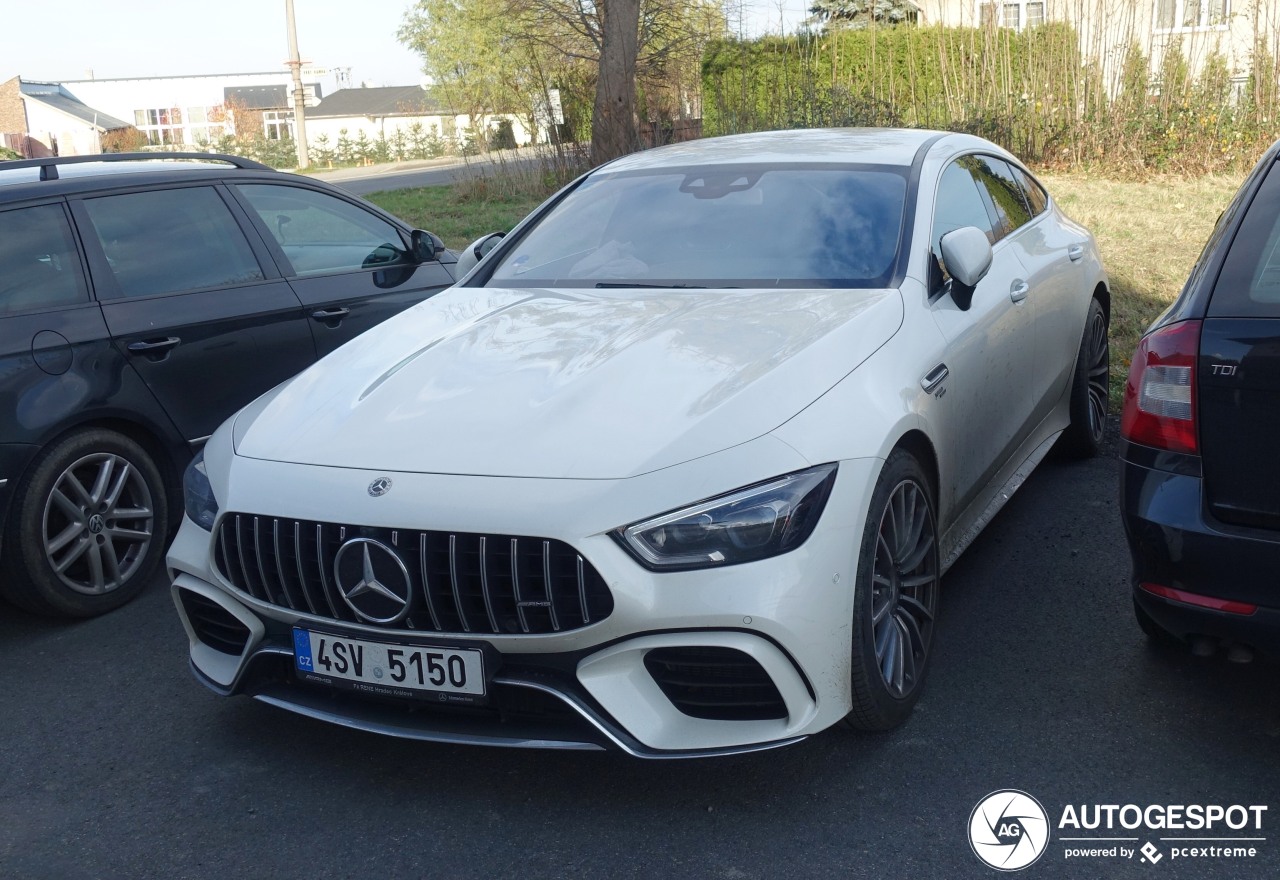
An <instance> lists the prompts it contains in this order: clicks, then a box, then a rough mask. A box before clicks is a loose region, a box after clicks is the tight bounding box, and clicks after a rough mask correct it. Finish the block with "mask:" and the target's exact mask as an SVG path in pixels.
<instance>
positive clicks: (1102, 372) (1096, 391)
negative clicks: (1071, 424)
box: [1085, 308, 1111, 442]
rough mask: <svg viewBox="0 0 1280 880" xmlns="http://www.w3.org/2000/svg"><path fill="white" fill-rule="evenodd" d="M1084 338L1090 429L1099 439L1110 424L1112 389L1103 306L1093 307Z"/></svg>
mask: <svg viewBox="0 0 1280 880" xmlns="http://www.w3.org/2000/svg"><path fill="white" fill-rule="evenodd" d="M1085 340H1086V341H1085V353H1086V355H1087V356H1086V360H1085V363H1087V364H1088V365H1089V368H1088V370H1089V372H1088V377H1089V433H1090V435H1091V436H1092V437H1093V438H1094V441H1095V442H1100V441H1101V440H1102V432H1103V431H1105V430H1106V427H1107V397H1108V395H1109V394H1110V392H1111V389H1110V385H1111V344H1110V342H1109V341H1108V339H1107V316H1106V313H1104V312H1103V311H1102V309H1101V308H1096V309H1092V310H1091V311H1090V315H1089V327H1088V329H1087V330H1086V331H1085Z"/></svg>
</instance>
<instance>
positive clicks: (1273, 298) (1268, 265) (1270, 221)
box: [1201, 165, 1280, 318]
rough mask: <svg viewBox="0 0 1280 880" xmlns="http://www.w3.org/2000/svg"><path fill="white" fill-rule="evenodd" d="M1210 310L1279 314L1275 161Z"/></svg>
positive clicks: (1215, 313) (1279, 194)
mask: <svg viewBox="0 0 1280 880" xmlns="http://www.w3.org/2000/svg"><path fill="white" fill-rule="evenodd" d="M1216 235H1217V231H1216V230H1215V237H1216ZM1211 243H1212V240H1211ZM1207 256H1208V254H1207V253H1206V254H1205V256H1202V257H1201V262H1203V261H1204V259H1205V257H1207ZM1208 313H1209V315H1210V316H1211V317H1217V318H1223V317H1233V318H1250V317H1264V318H1280V173H1278V172H1277V170H1276V167H1275V166H1274V165H1273V166H1272V167H1271V170H1270V171H1269V172H1268V173H1267V177H1266V179H1265V180H1264V181H1263V182H1262V186H1261V187H1260V188H1259V189H1258V193H1257V195H1256V196H1255V197H1254V199H1253V202H1252V203H1251V204H1250V205H1249V208H1248V211H1247V212H1246V213H1245V215H1244V219H1243V220H1242V221H1241V224H1240V229H1239V231H1238V232H1237V233H1236V236H1235V239H1234V240H1233V241H1232V242H1231V244H1230V249H1229V250H1228V251H1227V256H1226V259H1225V260H1224V262H1223V265H1222V273H1221V274H1220V275H1219V276H1218V281H1217V284H1215V285H1214V289H1213V296H1212V297H1211V298H1210V300H1209V312H1208Z"/></svg>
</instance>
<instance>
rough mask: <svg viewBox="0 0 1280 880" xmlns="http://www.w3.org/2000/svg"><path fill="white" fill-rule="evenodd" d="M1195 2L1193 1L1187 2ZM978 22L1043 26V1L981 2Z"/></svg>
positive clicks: (1017, 27)
mask: <svg viewBox="0 0 1280 880" xmlns="http://www.w3.org/2000/svg"><path fill="white" fill-rule="evenodd" d="M1188 2H1195V0H1188ZM978 20H979V21H980V22H981V23H982V26H983V27H989V26H992V25H997V24H998V25H999V26H1000V27H1005V28H1010V29H1012V30H1016V31H1021V30H1026V29H1027V28H1032V27H1036V26H1038V25H1042V24H1044V0H1009V2H1006V3H988V2H983V3H981V4H980V5H979V6H978Z"/></svg>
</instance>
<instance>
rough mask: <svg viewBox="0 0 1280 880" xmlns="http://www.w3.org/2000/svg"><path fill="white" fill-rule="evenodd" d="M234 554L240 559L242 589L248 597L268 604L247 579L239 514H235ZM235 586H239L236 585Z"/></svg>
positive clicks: (251, 581)
mask: <svg viewBox="0 0 1280 880" xmlns="http://www.w3.org/2000/svg"><path fill="white" fill-rule="evenodd" d="M236 554H237V555H238V556H239V557H240V573H241V574H242V575H244V582H243V588H244V590H245V592H247V593H248V594H249V595H250V596H252V597H253V598H255V599H264V600H266V601H268V602H270V601H271V600H270V598H268V597H267V596H259V595H258V594H257V592H255V591H254V589H253V578H251V577H249V566H248V565H246V564H245V561H244V540H243V539H242V538H241V537H240V514H238V513H237V514H236ZM237 586H241V585H240V584H237Z"/></svg>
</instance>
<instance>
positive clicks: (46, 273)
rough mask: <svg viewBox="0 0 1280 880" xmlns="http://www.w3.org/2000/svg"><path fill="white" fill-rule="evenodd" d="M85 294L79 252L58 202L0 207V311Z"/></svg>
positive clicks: (61, 302)
mask: <svg viewBox="0 0 1280 880" xmlns="http://www.w3.org/2000/svg"><path fill="white" fill-rule="evenodd" d="M88 299H89V294H88V288H86V287H85V283H84V277H83V275H82V273H81V270H80V257H79V256H78V255H77V254H76V246H75V240H74V239H73V238H72V236H71V227H70V224H69V223H68V222H67V214H66V211H64V210H63V208H62V206H61V205H36V206H34V207H29V208H16V209H14V210H11V211H3V212H0V314H10V313H13V312H26V311H35V310H39V309H51V308H57V307H59V306H67V305H74V304H75V303H80V302H87V301H88Z"/></svg>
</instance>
